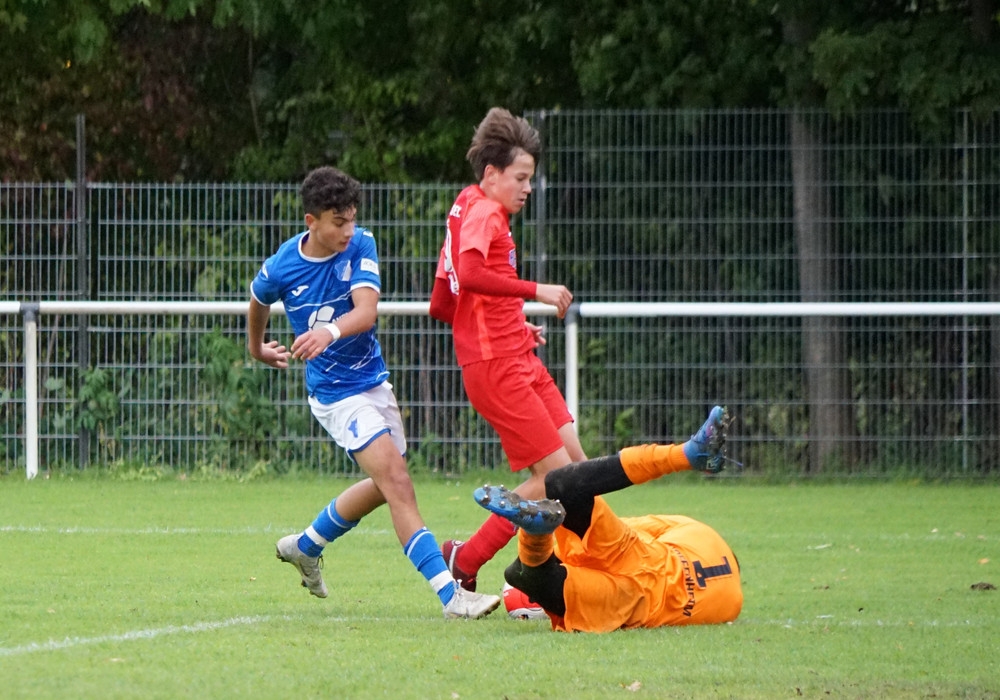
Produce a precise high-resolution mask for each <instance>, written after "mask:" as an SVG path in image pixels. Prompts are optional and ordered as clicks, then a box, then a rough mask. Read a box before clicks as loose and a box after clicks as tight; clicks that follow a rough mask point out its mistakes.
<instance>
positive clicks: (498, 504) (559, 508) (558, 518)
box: [472, 486, 566, 535]
mask: <svg viewBox="0 0 1000 700" xmlns="http://www.w3.org/2000/svg"><path fill="white" fill-rule="evenodd" d="M472 497H473V498H475V499H476V503H478V504H479V505H481V506H482V507H483V508H485V509H486V510H488V511H490V512H491V513H496V514H497V515H499V516H500V517H501V518H506V519H507V520H509V521H511V522H512V523H514V524H515V525H517V526H518V527H519V528H521V529H522V530H524V531H525V532H527V533H528V534H531V535H545V534H548V533H550V532H552V531H553V530H555V529H556V528H557V527H559V526H560V525H561V524H562V521H563V520H564V519H565V518H566V509H565V508H563V505H562V503H560V502H559V501H553V500H550V499H548V498H543V499H541V500H538V501H529V500H528V499H527V498H521V497H520V496H519V495H518V494H516V493H514V492H513V491H511V490H509V489H507V488H505V487H503V486H483V487H481V488H478V489H476V490H475V491H474V492H473V493H472Z"/></svg>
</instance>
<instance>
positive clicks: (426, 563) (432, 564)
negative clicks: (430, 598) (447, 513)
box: [403, 527, 455, 605]
mask: <svg viewBox="0 0 1000 700" xmlns="http://www.w3.org/2000/svg"><path fill="white" fill-rule="evenodd" d="M403 553H404V554H406V556H407V558H408V559H409V560H410V561H411V562H413V565H414V566H415V567H417V571H419V572H420V573H421V574H423V576H424V578H425V579H427V582H428V583H429V584H431V588H433V589H434V592H435V593H437V594H438V598H440V599H441V604H442V605H447V604H448V603H449V601H451V599H452V596H454V595H455V579H454V578H453V577H452V575H451V572H450V571H448V565H447V564H445V563H444V557H443V556H442V555H441V548H440V547H438V543H437V541H436V540H435V539H434V535H432V534H431V531H430V530H428V529H427V528H426V527H422V528H420V529H419V530H417V531H416V532H414V533H413V536H411V537H410V540H409V541H408V542H407V543H406V546H405V547H403Z"/></svg>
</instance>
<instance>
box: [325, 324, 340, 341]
mask: <svg viewBox="0 0 1000 700" xmlns="http://www.w3.org/2000/svg"><path fill="white" fill-rule="evenodd" d="M323 328H325V329H327V330H328V331H330V335H332V336H333V340H331V341H330V342H331V343H335V342H337V341H338V340H339V339H340V329H339V328H337V324H336V323H328V324H326V325H325V326H323Z"/></svg>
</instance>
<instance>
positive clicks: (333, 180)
mask: <svg viewBox="0 0 1000 700" xmlns="http://www.w3.org/2000/svg"><path fill="white" fill-rule="evenodd" d="M299 192H300V193H301V195H302V207H303V209H305V210H306V213H307V214H312V215H313V216H316V217H319V216H320V215H322V213H323V212H325V211H328V210H329V211H334V212H346V211H348V210H349V209H352V208H353V209H356V208H357V207H358V204H359V203H360V202H361V183H359V182H358V181H357V180H355V179H354V178H353V177H351V176H350V175H348V174H347V173H344V172H341V171H340V170H337V169H336V168H332V167H330V166H323V167H321V168H316V169H315V170H313V171H312V172H311V173H309V174H308V175H306V179H305V180H303V181H302V187H300V188H299Z"/></svg>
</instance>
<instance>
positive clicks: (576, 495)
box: [474, 406, 743, 632]
mask: <svg viewBox="0 0 1000 700" xmlns="http://www.w3.org/2000/svg"><path fill="white" fill-rule="evenodd" d="M728 423H729V416H728V413H727V412H726V410H725V409H724V408H722V407H720V406H716V407H714V408H713V409H712V410H711V412H710V413H709V416H708V420H706V421H705V423H704V425H702V427H701V429H700V430H699V431H698V432H697V433H695V434H694V435H692V436H691V439H690V440H688V441H687V442H685V443H683V444H681V445H639V446H636V447H626V448H625V449H623V450H621V452H619V453H618V454H617V455H612V456H608V457H600V458H597V459H591V460H587V461H585V462H577V463H575V464H569V465H567V466H565V467H561V468H559V469H555V470H553V471H551V472H549V473H548V474H547V475H546V476H545V495H546V498H545V499H542V500H536V501H533V500H527V499H523V498H521V497H520V496H519V495H518V494H517V493H515V492H513V491H510V490H508V489H506V488H504V487H503V486H483V487H482V488H479V489H476V491H475V494H474V497H475V499H476V502H477V503H479V505H481V506H482V507H483V508H486V509H487V510H489V511H491V512H493V513H496V514H497V515H500V516H501V517H504V518H506V519H508V520H510V521H511V522H512V523H514V524H515V525H516V526H518V528H519V530H518V542H517V559H515V560H514V562H513V563H512V564H511V565H510V566H509V567H507V569H506V570H505V571H504V578H505V579H506V580H507V583H509V584H510V585H511V586H514V587H515V588H517V589H520V590H521V591H523V592H524V593H525V594H526V595H527V596H528V597H529V598H530V599H531V600H533V601H534V602H535V603H537V604H538V605H540V606H541V607H542V609H544V610H545V612H546V613H548V615H549V618H550V619H551V622H552V628H553V629H555V630H559V631H564V632H610V631H612V630H617V629H630V628H634V627H661V626H664V625H697V624H713V623H721V622H730V621H732V620H735V619H736V617H737V616H738V615H739V614H740V609H741V607H742V605H743V592H742V589H741V587H740V568H739V563H738V562H737V560H736V555H735V554H733V550H732V549H730V547H729V545H728V544H726V542H725V540H723V539H722V537H720V536H719V534H718V533H717V532H715V530H713V529H712V528H710V527H709V526H708V525H705V524H704V523H700V522H698V521H697V520H693V519H692V518H688V517H685V516H683V515H646V516H642V517H638V518H619V517H618V516H617V515H615V514H614V513H613V512H612V510H611V508H610V507H609V506H608V504H607V503H606V502H605V500H604V499H603V498H601V494H605V493H611V492H613V491H619V490H621V489H624V488H626V487H628V486H632V485H633V484H641V483H644V482H646V481H651V480H653V479H656V478H659V477H661V476H663V475H664V474H669V473H671V472H675V471H682V470H688V469H698V470H700V471H705V472H709V473H717V472H719V471H721V470H722V468H723V463H724V461H725V459H726V458H725V454H724V444H725V438H726V428H727V426H728Z"/></svg>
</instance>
